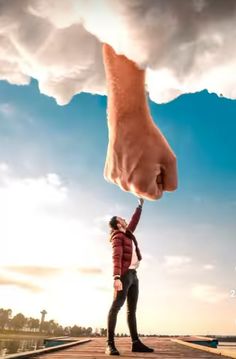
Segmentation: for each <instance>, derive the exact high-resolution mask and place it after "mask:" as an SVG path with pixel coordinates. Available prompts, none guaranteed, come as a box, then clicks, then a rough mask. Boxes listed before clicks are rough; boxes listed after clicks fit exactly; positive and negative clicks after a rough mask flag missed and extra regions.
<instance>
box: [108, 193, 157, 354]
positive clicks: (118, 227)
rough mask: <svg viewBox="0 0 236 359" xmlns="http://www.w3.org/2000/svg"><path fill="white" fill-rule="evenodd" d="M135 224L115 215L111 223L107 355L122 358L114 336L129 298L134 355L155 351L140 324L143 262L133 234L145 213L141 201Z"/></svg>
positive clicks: (134, 218)
mask: <svg viewBox="0 0 236 359" xmlns="http://www.w3.org/2000/svg"><path fill="white" fill-rule="evenodd" d="M138 202H139V205H138V207H137V208H136V210H135V212H134V214H133V216H132V218H131V221H130V222H129V224H127V222H126V220H125V219H123V218H121V217H118V216H113V217H112V218H111V220H110V221H109V226H110V228H111V235H110V241H111V243H112V259H113V277H114V298H113V302H112V305H111V308H110V310H109V313H108V320H107V346H106V349H105V353H106V354H108V355H119V354H120V353H119V351H118V350H117V349H116V346H115V341H114V336H115V327H116V321H117V314H118V312H119V310H120V309H121V307H122V306H123V304H124V302H125V300H126V299H127V323H128V327H129V331H130V336H131V340H132V345H131V350H132V352H143V353H144V352H153V351H154V350H153V349H152V348H149V347H147V346H146V345H144V344H143V343H142V342H141V341H140V339H139V336H138V331H137V322H136V308H137V302H138V293H139V281H138V277H137V268H138V266H139V263H140V261H141V259H142V256H141V252H140V249H139V247H138V242H137V240H136V238H135V236H134V234H133V232H134V231H135V229H136V227H137V225H138V222H139V219H140V216H141V213H142V206H143V203H144V200H143V199H142V198H139V200H138Z"/></svg>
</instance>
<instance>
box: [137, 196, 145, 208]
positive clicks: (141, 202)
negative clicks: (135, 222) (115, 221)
mask: <svg viewBox="0 0 236 359" xmlns="http://www.w3.org/2000/svg"><path fill="white" fill-rule="evenodd" d="M143 203H144V199H143V198H139V199H138V204H139V205H140V206H143Z"/></svg>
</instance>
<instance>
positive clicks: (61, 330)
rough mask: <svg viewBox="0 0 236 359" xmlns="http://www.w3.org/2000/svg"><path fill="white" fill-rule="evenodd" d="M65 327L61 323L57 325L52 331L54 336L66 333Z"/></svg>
mask: <svg viewBox="0 0 236 359" xmlns="http://www.w3.org/2000/svg"><path fill="white" fill-rule="evenodd" d="M65 329H66V328H65ZM65 329H64V328H63V327H62V326H61V325H58V327H57V328H56V329H55V331H54V334H55V335H56V336H61V335H68V332H67V331H66V330H65Z"/></svg>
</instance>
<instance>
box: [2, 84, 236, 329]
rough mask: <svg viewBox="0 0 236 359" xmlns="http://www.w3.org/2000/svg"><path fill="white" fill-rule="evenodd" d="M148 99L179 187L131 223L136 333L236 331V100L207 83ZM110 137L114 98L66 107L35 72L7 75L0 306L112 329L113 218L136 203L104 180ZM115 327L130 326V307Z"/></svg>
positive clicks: (127, 213) (84, 98)
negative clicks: (21, 82) (136, 254)
mask: <svg viewBox="0 0 236 359" xmlns="http://www.w3.org/2000/svg"><path fill="white" fill-rule="evenodd" d="M150 108H151V112H152V116H153V119H154V121H155V123H156V124H157V126H158V127H159V128H160V129H161V131H162V132H163V133H164V135H165V136H166V138H167V140H168V141H169V143H170V144H171V146H172V148H173V150H174V152H175V153H176V156H177V160H178V175H179V188H178V190H177V191H176V192H173V193H165V195H164V196H163V198H161V199H160V200H158V201H145V203H144V208H143V213H142V217H141V220H140V223H139V226H138V228H137V230H136V233H135V234H136V238H137V240H138V242H139V246H140V249H141V252H142V256H143V260H142V261H141V263H140V267H139V268H138V277H139V283H140V294H139V303H138V311H137V318H138V327H139V332H140V333H146V334H154V333H156V334H169V335H171V334H202V335H204V334H211V333H213V334H235V330H236V312H235V305H236V295H235V293H234V291H236V256H235V253H236V243H235V229H236V224H235V212H236V158H235V152H236V144H235V131H236V122H235V118H236V101H235V100H229V99H226V98H224V97H218V96H217V95H215V94H214V93H208V92H207V91H206V90H205V91H201V92H198V93H195V94H186V95H182V96H180V97H178V98H177V99H175V100H173V101H172V102H169V103H167V104H162V105H158V104H156V103H154V102H151V101H150ZM107 141H108V132H107V124H106V96H99V95H91V94H85V93H81V94H79V95H76V96H74V97H73V99H72V101H71V102H70V103H69V104H67V105H65V106H59V105H58V104H57V103H56V101H55V100H54V99H53V98H50V97H48V96H45V95H43V94H41V93H40V91H39V89H38V83H37V81H36V80H32V81H31V83H30V85H28V86H15V85H10V84H9V83H7V82H5V81H1V82H0V218H1V226H0V238H1V251H0V263H1V266H0V298H1V301H0V307H3V308H11V309H12V310H13V315H15V314H17V313H18V312H22V313H23V314H24V315H26V316H33V317H36V318H40V311H41V310H42V309H46V311H47V313H48V314H47V316H46V319H54V320H55V321H57V322H59V323H60V324H62V325H73V324H77V325H80V326H92V327H93V328H100V327H106V318H107V314H108V310H109V307H110V305H111V303H112V297H113V279H112V260H111V244H110V243H109V240H108V234H109V229H108V220H109V218H110V217H111V216H113V215H119V216H123V217H125V218H126V219H127V220H128V219H129V218H130V217H131V215H132V213H133V211H134V209H135V207H136V205H137V198H136V197H134V196H133V195H132V194H130V193H127V192H123V191H121V190H120V189H119V188H118V187H117V186H115V185H113V184H110V183H108V182H106V181H105V180H104V178H103V168H104V162H105V156H106V149H107ZM117 332H120V333H121V332H123V333H124V332H126V333H128V328H127V324H126V308H125V306H124V307H123V308H122V310H121V312H120V314H119V317H118V323H117Z"/></svg>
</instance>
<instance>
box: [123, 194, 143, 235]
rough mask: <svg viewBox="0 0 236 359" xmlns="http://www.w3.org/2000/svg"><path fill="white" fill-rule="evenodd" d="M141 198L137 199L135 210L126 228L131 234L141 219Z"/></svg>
mask: <svg viewBox="0 0 236 359" xmlns="http://www.w3.org/2000/svg"><path fill="white" fill-rule="evenodd" d="M143 202H144V200H143V198H139V199H138V203H139V205H138V207H137V208H136V209H135V212H134V214H133V215H132V218H131V220H130V222H129V224H128V226H127V229H128V230H129V231H131V232H134V231H135V229H136V227H137V225H138V222H139V220H140V217H141V213H142V208H143Z"/></svg>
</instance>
